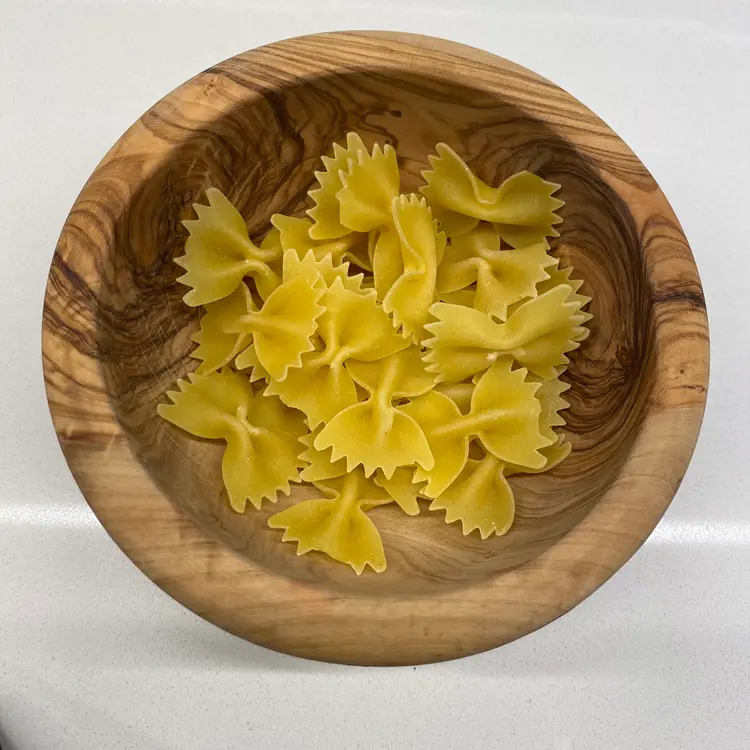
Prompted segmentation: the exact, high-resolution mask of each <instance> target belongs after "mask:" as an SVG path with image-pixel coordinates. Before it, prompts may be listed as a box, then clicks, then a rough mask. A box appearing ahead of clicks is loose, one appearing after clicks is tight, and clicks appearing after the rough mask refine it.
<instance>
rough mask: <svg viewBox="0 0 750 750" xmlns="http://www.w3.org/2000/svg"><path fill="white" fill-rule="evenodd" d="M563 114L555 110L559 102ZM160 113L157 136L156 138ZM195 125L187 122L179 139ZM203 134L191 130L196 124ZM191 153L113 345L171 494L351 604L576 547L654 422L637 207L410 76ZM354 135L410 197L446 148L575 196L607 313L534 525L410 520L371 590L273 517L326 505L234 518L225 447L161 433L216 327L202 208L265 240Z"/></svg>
mask: <svg viewBox="0 0 750 750" xmlns="http://www.w3.org/2000/svg"><path fill="white" fill-rule="evenodd" d="M550 107H552V108H553V107H554V99H551V101H550ZM157 116H158V115H157V114H155V113H154V112H153V111H152V112H151V113H149V114H147V115H146V116H145V117H144V119H143V123H144V125H145V126H146V127H148V124H149V118H150V117H157ZM180 116H181V114H180V113H179V112H178V113H173V117H172V122H179V118H180ZM184 116H185V117H188V116H189V114H188V113H186V114H184ZM174 129H175V132H174V134H173V136H174V144H175V145H174V147H173V148H172V149H171V151H170V154H169V157H168V158H167V159H166V160H165V161H164V162H163V163H161V164H160V165H159V168H158V169H156V170H155V171H153V172H151V173H150V174H149V175H147V176H146V177H145V178H144V180H143V181H142V183H141V187H140V189H139V190H138V191H137V192H135V194H133V195H132V196H130V199H129V201H128V204H127V205H128V207H127V209H126V211H125V212H124V213H123V214H122V215H121V216H120V217H119V218H118V219H117V221H116V229H115V235H114V237H113V238H112V242H111V246H112V247H113V250H112V252H111V253H110V255H109V257H108V260H107V261H106V263H107V265H106V268H105V269H104V273H103V280H102V290H101V295H100V300H101V304H100V306H99V313H98V338H99V346H100V352H101V366H102V368H103V372H104V378H105V381H106V385H107V389H108V391H109V396H110V398H111V401H112V403H113V405H114V408H115V411H116V413H117V416H118V418H119V420H120V422H121V424H122V426H123V428H124V430H125V432H126V433H127V435H128V436H129V439H130V440H131V443H132V445H133V447H134V449H135V451H136V454H137V456H138V457H139V460H140V461H141V462H142V463H143V465H144V466H145V467H146V469H147V470H148V472H149V473H150V474H151V475H152V477H153V478H154V480H155V481H156V483H157V484H158V486H159V487H160V488H161V490H162V491H163V492H164V494H165V495H166V496H167V497H168V498H169V499H170V500H171V502H172V503H174V504H175V505H176V506H178V507H180V508H181V509H183V510H184V511H185V512H186V513H187V514H188V515H189V516H190V517H191V518H192V519H193V520H194V521H195V522H196V523H197V524H198V525H199V526H200V527H201V528H203V529H204V530H206V531H207V532H209V533H210V534H211V535H213V536H214V537H216V538H218V539H219V540H220V541H221V542H222V543H223V544H225V545H228V546H229V547H231V548H232V549H234V550H236V552H237V553H238V554H241V555H244V556H246V557H248V558H250V559H251V560H252V561H254V562H255V563H256V564H259V565H261V566H263V567H264V568H266V569H267V570H269V571H273V572H274V573H276V574H279V575H283V576H287V577H291V578H296V579H298V580H303V581H305V582H308V583H312V584H314V585H319V586H325V587H327V588H331V589H334V590H341V592H342V593H343V592H348V593H351V592H358V593H365V592H366V593H368V594H370V595H382V596H388V597H394V596H395V597H398V596H399V595H403V596H413V595H415V594H416V595H419V594H421V593H424V594H431V593H435V592H438V591H441V590H445V589H450V588H453V587H456V586H463V585H466V584H468V583H471V582H473V581H476V580H478V579H485V578H487V577H491V576H495V575H497V574H499V573H502V572H503V571H505V570H508V569H510V568H513V567H515V566H518V565H519V564H522V563H524V562H526V561H528V560H530V559H532V558H534V557H536V556H537V555H538V554H540V552H542V551H543V550H544V549H546V548H547V547H548V546H549V545H551V544H554V543H555V542H556V540H558V539H560V538H561V536H562V535H564V534H565V533H566V532H568V531H569V530H571V529H572V528H573V527H574V526H575V525H576V524H577V523H579V522H580V520H581V519H582V518H583V517H584V516H585V514H586V513H587V512H588V511H589V510H590V509H591V507H592V505H593V504H594V503H596V502H597V500H598V499H599V498H600V497H601V496H602V494H603V493H604V492H605V491H606V489H607V488H608V486H609V485H610V484H611V483H612V481H613V480H614V479H615V478H616V477H617V475H618V472H619V469H620V467H621V466H622V464H623V462H624V460H625V458H626V457H627V455H628V452H629V450H630V447H631V445H632V441H633V439H634V438H635V435H636V433H637V432H638V427H639V425H640V423H641V421H642V418H643V413H644V408H645V404H646V403H647V401H648V399H647V398H646V397H645V396H646V394H647V391H648V389H649V384H650V382H651V375H652V372H653V359H654V358H653V356H652V354H651V352H652V348H653V347H652V346H651V340H652V327H653V326H652V320H651V312H650V310H651V308H650V304H649V292H648V289H649V285H648V281H647V278H646V269H645V264H644V259H643V256H642V253H641V248H640V244H639V238H638V236H637V232H636V229H635V224H634V221H633V219H632V217H631V215H630V213H629V211H628V208H627V206H626V205H625V203H624V202H623V201H622V199H621V198H620V197H619V196H618V195H617V193H616V192H614V191H613V190H612V188H610V187H609V186H608V185H607V184H606V183H605V182H604V181H603V180H602V179H600V177H599V176H598V175H597V173H596V172H595V170H594V169H593V167H591V166H590V162H589V161H588V159H587V157H586V155H585V154H583V153H581V152H579V151H578V150H576V148H574V147H573V145H571V143H570V142H568V141H566V140H565V139H563V138H562V137H561V136H560V135H559V134H558V133H557V132H556V131H555V130H553V129H551V128H550V127H549V126H548V125H546V124H545V123H543V122H541V121H540V120H538V119H534V118H532V117H531V116H529V114H528V113H526V112H524V111H521V110H520V109H518V108H517V107H515V106H513V105H511V104H510V103H508V102H507V101H504V100H503V99H502V98H501V97H498V96H496V95H490V94H488V93H486V92H485V91H482V90H479V89H475V88H472V87H471V86H468V85H458V84H456V83H454V82H449V81H446V80H441V79H440V78H439V77H427V76H424V75H417V74H414V73H413V72H410V71H408V70H401V71H394V70H387V71H386V70H380V69H373V70H370V71H367V72H358V73H348V74H329V75H324V76H317V77H314V78H310V79H307V80H306V81H305V82H304V83H302V84H300V85H296V86H290V87H285V88H280V89H274V88H269V89H267V90H265V91H263V92H260V93H259V94H258V95H257V96H253V97H250V98H245V99H242V100H240V101H238V102H237V103H236V104H235V106H234V107H232V108H231V109H230V110H228V111H225V112H223V113H221V112H217V117H216V120H215V121H214V122H213V123H212V125H211V127H210V128H201V129H192V130H190V129H187V128H186V129H185V130H184V131H181V130H180V129H179V128H178V127H177V125H175V128H174ZM349 130H356V131H357V132H358V133H360V135H362V137H363V139H364V140H365V142H366V143H367V144H368V146H371V145H372V144H373V143H375V142H380V143H383V142H389V143H391V144H392V145H393V146H395V147H396V148H397V151H398V155H399V161H400V166H401V175H402V191H404V192H409V191H413V190H415V189H416V188H417V187H418V185H420V184H421V177H420V171H421V170H423V169H425V168H427V156H428V155H429V154H430V153H432V151H433V148H434V145H435V144H436V143H437V142H439V141H445V142H446V143H448V144H450V145H451V146H452V147H453V148H454V149H455V150H456V151H457V152H458V153H459V154H461V156H463V157H464V158H465V159H466V160H467V162H468V163H469V165H470V166H471V167H472V169H474V171H475V172H476V173H477V174H478V175H479V176H480V177H481V178H482V179H484V180H485V181H487V182H489V183H491V184H498V183H499V182H500V181H502V180H503V179H504V178H505V177H507V176H509V175H511V174H513V173H514V172H517V171H518V170H521V169H530V170H533V171H535V172H537V173H538V174H540V175H541V176H543V177H544V178H545V179H548V180H552V181H555V182H559V183H561V184H562V190H561V191H560V193H559V195H560V197H561V198H563V199H564V200H565V201H566V205H565V207H564V209H563V210H562V215H563V217H564V219H565V221H564V224H563V225H562V227H561V236H560V238H559V239H557V240H554V241H553V242H552V247H553V252H554V254H555V255H557V256H558V257H559V258H560V262H561V265H563V266H565V265H571V264H572V265H573V266H574V268H575V274H574V275H575V276H576V277H577V278H582V279H583V280H584V287H583V291H584V292H585V293H586V294H588V295H589V296H591V297H592V302H591V305H590V310H591V312H593V313H594V320H593V322H592V324H591V329H592V330H591V336H590V338H589V339H588V340H587V341H586V342H584V344H583V345H582V347H581V348H580V349H579V350H577V351H576V352H574V353H573V355H572V358H571V364H570V367H569V369H568V372H567V374H566V376H565V379H566V380H567V381H568V382H570V384H571V386H572V387H571V389H570V391H569V392H568V394H567V396H566V398H567V399H568V401H569V402H570V409H569V410H568V411H567V412H566V418H567V423H568V424H567V430H566V431H567V433H568V435H569V437H570V439H571V440H572V443H573V446H574V451H573V453H572V455H571V456H570V458H569V459H568V460H567V461H565V462H564V463H563V464H562V465H561V466H560V467H558V468H557V469H555V470H553V471H551V472H549V473H546V474H542V475H540V476H527V477H514V478H513V479H511V480H510V481H511V484H512V486H513V488H514V491H515V496H516V503H517V518H516V523H515V525H514V526H513V528H512V529H511V531H510V532H509V533H508V534H507V535H505V536H503V537H493V538H491V539H488V540H485V541H482V540H480V538H479V536H478V534H476V533H474V534H471V535H469V536H463V535H462V533H461V529H460V526H458V525H455V524H452V525H448V524H446V523H445V522H444V516H443V513H430V512H428V511H427V506H426V505H425V506H423V512H422V514H421V515H420V516H418V517H416V518H408V517H406V516H404V515H403V514H402V513H400V512H399V511H398V510H397V509H394V508H392V507H387V506H386V507H382V508H378V509H376V510H374V511H373V512H372V514H371V518H372V519H373V521H374V522H375V523H376V525H377V526H378V528H379V529H380V531H381V534H382V536H383V542H384V545H385V549H386V555H387V558H388V570H387V571H386V572H385V573H384V574H382V575H374V574H372V573H369V574H365V575H363V576H361V577H360V578H357V577H356V576H355V575H354V574H353V573H352V571H351V570H350V569H349V568H348V567H346V566H342V565H339V564H334V563H332V562H330V561H328V560H327V559H326V558H324V557H323V556H321V555H318V554H316V553H312V554H309V555H306V556H304V557H299V558H298V557H296V554H295V545H293V544H282V543H281V541H280V539H281V532H279V531H274V530H271V529H269V528H268V527H267V525H266V520H267V518H268V516H269V515H270V514H271V513H273V512H276V511H277V510H280V509H282V508H283V507H286V506H287V505H288V504H289V503H290V502H292V501H294V500H296V499H298V498H300V497H304V496H306V495H310V494H311V493H312V492H313V490H311V489H309V488H306V487H298V488H296V489H295V490H294V491H293V493H292V496H291V497H290V498H288V499H287V498H280V500H279V503H278V504H276V505H271V504H270V503H265V504H264V507H263V509H262V510H261V511H255V510H253V509H252V508H249V509H248V511H247V512H246V513H245V514H244V515H237V514H235V513H234V512H232V511H231V510H230V509H229V506H228V504H227V499H226V495H225V493H224V491H223V487H222V482H221V475H220V457H221V451H222V447H221V446H220V445H217V444H213V443H210V442H208V441H200V440H197V439H195V438H193V437H191V436H189V435H186V434H184V433H182V432H181V431H180V430H178V429H176V428H174V427H172V426H171V425H168V424H166V423H164V422H163V421H161V420H160V419H159V418H158V417H157V416H156V405H157V404H158V403H160V402H161V401H162V400H163V398H164V392H165V391H166V390H167V389H168V388H170V387H172V386H173V384H174V381H175V380H176V379H177V378H178V377H184V376H185V374H186V373H187V372H189V371H191V370H192V369H194V367H195V365H196V361H195V360H193V359H191V358H190V357H189V352H190V351H191V349H192V347H193V344H192V342H191V340H190V337H191V335H192V334H193V333H194V332H195V330H196V329H197V325H198V318H199V313H198V311H196V310H192V309H190V308H188V307H186V306H185V305H184V304H183V302H182V299H181V298H182V295H183V294H184V293H185V291H186V288H185V287H183V286H181V285H180V284H178V283H177V282H176V281H175V279H176V277H177V276H178V275H180V273H181V270H180V269H179V268H178V267H177V266H175V265H174V263H173V262H172V260H173V258H174V257H176V256H178V255H181V254H182V252H183V248H184V242H185V238H186V232H185V230H184V229H183V228H182V226H181V224H180V222H181V221H182V220H183V219H187V218H193V216H194V214H193V211H192V208H191V204H192V203H193V202H195V201H200V202H203V201H204V191H205V189H206V188H208V187H210V186H214V187H217V188H219V189H220V190H222V191H223V192H224V193H225V194H226V195H227V196H228V197H229V198H230V200H232V201H233V202H234V203H235V205H236V206H237V207H238V208H239V210H240V211H241V213H242V214H243V216H244V217H245V219H246V221H247V225H248V228H249V231H250V234H251V236H252V237H258V236H260V235H262V233H264V232H265V231H266V230H267V228H268V226H269V219H270V217H271V214H273V213H275V212H283V213H293V214H298V215H299V214H302V213H303V212H304V210H305V208H307V207H309V206H308V204H307V203H306V192H307V191H308V189H309V188H310V187H311V183H312V182H313V170H314V169H317V168H319V166H318V165H319V162H320V157H321V155H323V154H326V153H329V152H330V149H331V145H332V143H333V142H334V141H337V140H341V139H343V138H344V136H345V134H346V133H347V132H348V131H349Z"/></svg>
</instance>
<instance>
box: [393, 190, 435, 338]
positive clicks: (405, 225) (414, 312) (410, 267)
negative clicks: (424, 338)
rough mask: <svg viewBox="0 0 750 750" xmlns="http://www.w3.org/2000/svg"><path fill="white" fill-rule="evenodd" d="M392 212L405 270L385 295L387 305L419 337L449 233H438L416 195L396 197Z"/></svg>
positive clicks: (405, 330)
mask: <svg viewBox="0 0 750 750" xmlns="http://www.w3.org/2000/svg"><path fill="white" fill-rule="evenodd" d="M392 215H393V225H394V227H395V228H396V231H397V233H398V238H399V245H400V251H401V260H402V263H401V266H402V272H401V274H400V276H399V277H398V278H397V279H396V280H395V281H394V282H393V285H392V286H391V287H390V289H389V290H388V292H387V293H386V295H385V297H384V298H383V309H384V310H385V311H386V312H387V313H388V314H389V315H391V316H392V318H393V325H394V326H396V327H397V328H401V330H402V333H403V335H404V336H411V337H412V338H414V339H415V340H417V338H418V337H419V336H420V335H421V332H422V327H423V326H424V324H425V323H426V322H427V321H428V320H429V318H430V306H431V305H432V303H433V302H434V301H435V277H436V274H437V257H438V246H439V245H442V248H444V247H445V235H443V234H442V233H438V231H437V223H436V222H435V221H434V220H433V218H432V213H431V212H430V209H429V208H427V204H426V202H425V201H424V199H422V200H419V199H418V198H417V196H416V195H412V196H410V197H407V196H405V195H402V196H401V197H400V198H397V199H395V200H394V201H393V206H392ZM442 248H441V250H440V254H441V255H442Z"/></svg>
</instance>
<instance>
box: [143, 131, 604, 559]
mask: <svg viewBox="0 0 750 750" xmlns="http://www.w3.org/2000/svg"><path fill="white" fill-rule="evenodd" d="M436 150H437V156H432V157H430V164H431V169H430V170H428V171H427V172H425V173H423V174H424V178H425V183H426V184H425V185H424V186H423V187H422V188H421V192H422V194H423V196H424V197H419V196H418V195H400V191H401V180H400V174H399V168H398V161H397V158H396V152H395V150H394V149H393V148H392V147H391V146H390V145H387V144H386V145H380V144H376V145H374V147H373V148H372V149H371V150H368V149H367V148H366V147H365V144H364V142H363V141H362V139H361V138H360V137H359V136H358V135H357V134H356V133H349V134H348V135H347V138H346V144H345V145H339V144H334V146H333V156H324V157H323V167H324V169H323V170H322V171H319V172H316V173H315V176H316V178H317V185H316V186H315V187H314V188H313V189H312V190H311V191H310V193H309V197H310V198H311V200H312V202H313V204H314V205H313V207H312V208H311V209H310V210H309V211H308V212H307V213H308V216H309V218H305V217H299V216H286V215H282V214H274V215H273V216H272V217H271V224H272V226H271V229H270V230H269V231H268V232H267V234H266V235H265V236H264V237H263V239H262V240H261V241H260V243H259V244H258V245H256V244H255V243H253V242H252V241H251V240H250V237H249V236H248V232H247V227H246V225H245V222H244V220H243V218H242V216H241V215H240V214H239V212H238V211H237V210H236V209H235V208H234V207H233V206H232V204H231V203H230V202H229V201H228V200H227V199H226V198H225V197H224V196H223V195H222V194H221V193H220V192H219V191H218V190H215V189H209V190H207V192H206V195H207V198H208V203H209V205H208V206H202V205H196V206H195V210H196V213H197V215H198V219H197V220H194V221H188V222H185V226H186V227H187V229H188V232H189V235H190V236H189V238H188V240H187V242H186V246H185V254H184V255H183V256H181V257H180V258H177V259H176V262H177V263H178V264H179V265H180V266H182V267H183V269H184V270H185V273H184V275H183V276H181V277H180V279H179V281H180V282H181V283H183V284H185V285H186V286H188V287H190V291H188V292H187V294H186V295H185V298H184V299H185V301H186V303H187V304H189V305H191V306H194V307H195V306H201V305H202V306H204V308H205V309H204V312H203V315H202V317H201V319H200V329H199V331H198V332H197V333H196V334H195V335H194V336H193V340H194V341H195V343H196V345H197V346H196V348H195V349H194V351H192V352H191V357H193V358H194V359H195V360H197V362H198V364H197V369H196V371H195V373H192V374H190V375H189V376H188V379H187V380H179V381H178V382H177V389H176V390H173V391H169V392H168V393H167V397H168V400H169V403H166V404H161V405H160V406H159V407H158V413H159V414H160V415H161V417H163V418H164V419H166V420H167V421H169V422H171V423H173V424H175V425H176V426H178V427H180V428H182V429H183V430H186V431H187V432H190V433H191V434H193V435H196V436H198V437H202V438H207V439H214V440H222V441H224V442H225V443H226V448H225V450H224V455H223V459H222V476H223V480H224V485H225V487H226V490H227V494H228V497H229V503H230V505H231V507H232V508H233V509H234V510H235V511H237V512H238V513H242V512H244V511H245V507H246V504H247V502H248V501H249V502H250V503H251V504H252V505H253V506H254V507H255V508H259V507H260V506H261V503H262V501H263V500H264V499H268V500H270V501H272V502H275V501H276V499H277V495H278V493H279V492H281V493H283V494H289V493H290V486H291V483H293V482H307V483H309V484H310V485H312V486H313V487H314V488H315V490H316V496H314V497H313V498H312V499H305V500H303V501H301V502H298V503H296V504H293V505H292V506H290V507H288V508H286V509H285V510H283V511H281V512H280V513H276V514H275V515H273V516H271V517H270V519H269V521H268V523H269V526H270V527H271V528H275V529H283V530H284V533H283V536H282V537H281V538H282V540H283V541H291V542H296V544H297V554H298V555H302V554H305V553H307V552H310V551H313V550H317V551H319V552H322V553H323V554H325V555H327V556H328V557H329V558H331V559H332V560H335V561H338V562H342V563H346V564H348V565H349V566H351V567H352V568H353V569H354V570H355V571H356V573H357V574H361V573H362V572H363V571H364V569H365V568H366V567H370V568H371V569H372V570H374V571H376V572H382V571H384V570H385V569H386V557H385V550H384V548H383V542H382V540H381V537H380V533H379V532H378V530H377V528H376V527H375V525H374V524H373V522H372V520H371V518H369V517H368V516H367V512H368V511H369V510H370V509H372V508H374V507H376V506H379V505H384V504H387V503H395V505H397V506H398V509H399V512H401V513H403V516H404V518H405V517H406V516H414V515H417V514H419V512H420V505H419V500H420V498H427V499H429V500H430V506H429V507H430V510H431V511H443V512H444V513H445V520H446V522H447V523H453V522H460V524H461V527H462V530H463V533H464V534H469V533H471V532H473V531H478V532H479V534H480V536H481V537H482V539H486V538H487V537H488V536H489V535H491V534H504V533H506V532H507V531H508V530H509V529H510V527H511V525H512V523H513V519H514V515H515V501H514V497H513V491H512V487H511V484H510V483H509V482H508V479H507V478H508V477H511V476H513V475H515V474H523V473H526V474H531V473H540V472H543V471H548V470H549V469H551V468H553V467H554V466H556V465H557V464H559V463H560V462H561V461H563V460H564V459H565V458H566V457H567V456H568V455H569V454H570V452H571V450H572V446H571V443H570V441H569V440H567V439H566V437H565V435H564V433H562V432H560V429H561V428H562V427H564V425H565V420H564V418H563V416H562V412H563V411H564V410H565V409H566V408H568V403H567V401H565V399H564V398H563V394H564V393H565V391H566V390H567V389H568V388H569V386H568V385H567V384H566V383H565V382H564V381H563V380H561V378H560V376H561V375H562V374H563V372H564V370H565V368H566V365H567V363H568V357H567V355H568V353H569V352H571V351H573V350H574V349H576V348H577V347H578V346H580V343H581V342H582V341H583V340H584V339H585V338H586V336H587V335H588V328H587V327H586V324H587V323H588V322H589V320H590V319H591V314H590V313H589V312H587V311H585V310H584V308H585V307H586V305H587V304H588V303H589V301H590V299H589V297H587V296H586V295H584V294H582V292H581V282H580V281H579V280H576V279H574V278H572V276H571V269H570V268H562V269H561V268H560V267H559V263H558V260H557V258H555V257H553V255H552V254H551V253H550V248H549V245H548V243H547V240H546V238H547V237H555V236H557V234H558V233H557V230H556V229H555V226H556V225H557V224H559V222H560V217H559V216H558V215H557V214H556V213H555V212H556V210H557V209H558V208H560V207H561V206H562V205H563V203H562V201H560V200H558V199H557V198H554V197H553V193H554V192H555V191H556V190H557V189H558V187H559V186H558V185H555V184H554V183H551V182H546V181H544V180H542V179H541V178H539V177H537V176H536V175H533V174H530V173H528V172H521V173H519V174H516V175H514V176H512V177H510V178H509V179H507V180H506V181H505V182H503V183H502V184H501V185H500V186H498V187H492V186H490V185H487V184H486V183H484V182H482V181H481V180H479V179H478V178H477V177H476V176H475V175H474V174H472V172H471V171H470V170H469V168H468V166H467V165H466V164H465V163H464V162H463V161H462V159H461V158H460V157H459V156H458V155H457V154H456V153H455V152H454V151H452V150H451V149H450V148H449V147H448V146H446V145H445V144H438V145H437V147H436ZM503 243H505V246H503ZM508 245H510V246H511V249H507V246H508ZM253 383H254V384H256V385H255V388H256V390H255V391H254V390H253ZM395 511H396V508H395V507H394V508H393V510H391V511H389V512H395Z"/></svg>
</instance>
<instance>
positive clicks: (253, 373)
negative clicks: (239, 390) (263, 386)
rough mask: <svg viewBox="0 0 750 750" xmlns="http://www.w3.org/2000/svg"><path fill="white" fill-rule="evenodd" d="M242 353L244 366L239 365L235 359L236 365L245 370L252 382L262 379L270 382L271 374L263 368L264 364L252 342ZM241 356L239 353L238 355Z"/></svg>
mask: <svg viewBox="0 0 750 750" xmlns="http://www.w3.org/2000/svg"><path fill="white" fill-rule="evenodd" d="M241 354H242V367H239V366H238V365H237V360H236V359H235V362H234V366H235V367H236V368H237V369H238V370H240V371H241V372H243V373H244V374H245V375H247V377H248V378H249V379H250V382H251V383H257V382H258V381H260V380H265V381H266V383H268V382H269V381H270V379H271V376H270V375H269V374H268V373H267V372H266V371H265V370H264V369H263V365H262V364H261V363H260V360H259V359H258V355H257V354H256V353H255V347H254V346H253V345H252V344H250V346H248V347H247V348H246V349H243V351H242V352H241ZM238 356H239V355H238Z"/></svg>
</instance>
